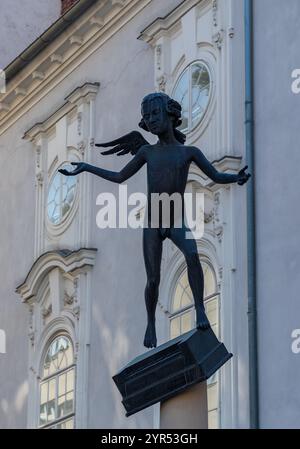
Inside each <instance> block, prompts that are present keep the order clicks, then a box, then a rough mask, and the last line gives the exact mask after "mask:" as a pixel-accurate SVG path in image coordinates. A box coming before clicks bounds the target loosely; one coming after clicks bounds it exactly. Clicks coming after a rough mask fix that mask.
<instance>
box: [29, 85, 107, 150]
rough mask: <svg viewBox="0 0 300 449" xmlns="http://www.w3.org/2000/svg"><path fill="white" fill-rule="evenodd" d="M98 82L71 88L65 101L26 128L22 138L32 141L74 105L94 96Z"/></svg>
mask: <svg viewBox="0 0 300 449" xmlns="http://www.w3.org/2000/svg"><path fill="white" fill-rule="evenodd" d="M99 86H100V83H97V82H96V83H85V84H83V85H82V86H79V87H77V88H76V89H75V90H73V91H72V92H71V93H70V94H69V95H68V96H67V97H66V98H65V103H64V104H63V105H62V106H60V107H59V108H58V109H57V110H56V111H55V112H53V113H52V114H51V115H50V116H49V117H48V118H46V119H45V120H44V121H43V122H39V123H36V124H35V125H33V126H32V127H31V128H30V129H28V130H27V131H26V132H25V133H24V136H23V139H25V140H28V141H30V142H33V141H34V140H35V139H36V138H37V137H38V136H39V135H40V134H42V133H46V132H47V131H48V130H49V129H50V128H52V126H54V125H55V123H57V122H58V121H59V120H60V119H61V118H62V117H64V116H65V115H66V114H69V113H70V112H71V111H72V110H73V109H74V108H75V107H76V105H79V104H81V103H83V102H87V101H89V100H90V99H92V98H95V96H96V94H97V92H98V90H99Z"/></svg>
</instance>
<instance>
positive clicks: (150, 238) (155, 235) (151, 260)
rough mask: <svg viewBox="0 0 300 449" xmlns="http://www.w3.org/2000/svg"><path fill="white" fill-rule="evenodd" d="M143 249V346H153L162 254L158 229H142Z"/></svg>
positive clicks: (154, 344)
mask: <svg viewBox="0 0 300 449" xmlns="http://www.w3.org/2000/svg"><path fill="white" fill-rule="evenodd" d="M143 251H144V260H145V267H146V272H147V285H146V289H145V302H146V309H147V318H148V323H147V329H146V334H145V339H144V346H146V348H155V347H156V345H157V339H156V330H155V309H156V305H157V301H158V292H159V282H160V265H161V256H162V238H161V235H160V233H159V230H158V229H151V228H146V229H144V234H143Z"/></svg>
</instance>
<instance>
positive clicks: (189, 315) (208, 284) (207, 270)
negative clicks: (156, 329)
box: [170, 261, 220, 429]
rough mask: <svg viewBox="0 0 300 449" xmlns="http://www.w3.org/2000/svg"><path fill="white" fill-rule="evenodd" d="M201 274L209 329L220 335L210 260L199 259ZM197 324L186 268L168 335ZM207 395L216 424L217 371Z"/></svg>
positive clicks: (177, 288) (210, 419) (211, 420)
mask: <svg viewBox="0 0 300 449" xmlns="http://www.w3.org/2000/svg"><path fill="white" fill-rule="evenodd" d="M201 265H202V268H203V274H204V304H205V309H206V313H207V317H208V319H209V321H210V324H211V327H212V330H213V331H214V333H215V334H216V336H217V337H218V338H219V332H220V329H219V294H218V292H217V282H216V276H215V273H214V271H213V269H212V267H211V266H210V265H209V263H207V262H205V261H202V262H201ZM195 325H196V314H195V308H194V300H193V295H192V291H191V288H190V286H189V281H188V275H187V270H186V269H185V270H184V271H183V272H182V273H181V275H180V276H179V279H178V280H177V283H176V286H175V289H174V294H173V298H172V305H171V316H170V338H171V339H173V338H176V337H178V335H181V334H184V333H185V332H188V331H190V330H191V329H193V328H194V327H195ZM207 395H208V427H209V428H210V429H215V428H218V427H219V412H220V410H219V409H220V407H219V386H218V373H216V374H214V375H213V376H212V377H211V378H210V379H209V380H208V382H207Z"/></svg>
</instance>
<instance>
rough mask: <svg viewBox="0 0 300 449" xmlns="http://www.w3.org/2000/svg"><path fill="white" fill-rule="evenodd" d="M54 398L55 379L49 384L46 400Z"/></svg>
mask: <svg viewBox="0 0 300 449" xmlns="http://www.w3.org/2000/svg"><path fill="white" fill-rule="evenodd" d="M55 396H56V379H51V380H50V382H49V397H48V400H49V401H50V400H52V399H55Z"/></svg>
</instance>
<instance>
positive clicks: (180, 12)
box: [138, 0, 199, 45]
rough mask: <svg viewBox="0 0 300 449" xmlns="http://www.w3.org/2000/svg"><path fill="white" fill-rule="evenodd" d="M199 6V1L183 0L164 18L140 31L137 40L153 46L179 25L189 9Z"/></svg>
mask: <svg viewBox="0 0 300 449" xmlns="http://www.w3.org/2000/svg"><path fill="white" fill-rule="evenodd" d="M198 4H199V0H185V1H184V2H182V3H180V4H179V5H178V6H177V7H176V8H175V9H173V10H172V11H171V12H170V13H169V14H167V15H166V16H165V17H163V18H161V17H158V18H157V19H156V20H154V22H152V23H151V24H150V25H148V26H147V27H146V28H145V29H144V30H143V31H141V33H140V35H139V36H138V39H141V40H143V41H145V42H147V43H149V44H150V45H155V43H156V41H157V40H158V39H159V38H160V37H162V36H164V35H165V34H166V33H168V31H170V30H171V29H172V27H174V26H178V24H180V19H181V18H182V16H184V15H185V14H186V13H187V12H188V11H189V10H190V9H192V8H193V7H194V6H197V5H198Z"/></svg>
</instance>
